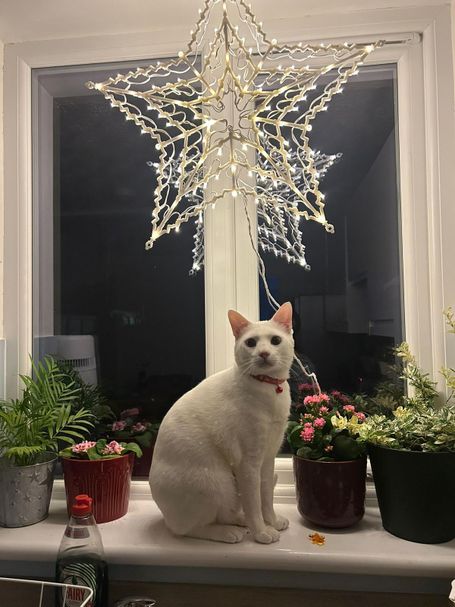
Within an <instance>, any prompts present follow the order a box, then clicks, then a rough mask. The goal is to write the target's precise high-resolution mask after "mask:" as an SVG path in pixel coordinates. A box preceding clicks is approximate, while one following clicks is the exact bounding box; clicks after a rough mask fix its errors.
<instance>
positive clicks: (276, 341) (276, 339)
mask: <svg viewBox="0 0 455 607" xmlns="http://www.w3.org/2000/svg"><path fill="white" fill-rule="evenodd" d="M270 343H271V344H272V346H277V345H278V344H280V343H281V337H279V336H278V335H274V336H273V337H272V339H271V340H270Z"/></svg>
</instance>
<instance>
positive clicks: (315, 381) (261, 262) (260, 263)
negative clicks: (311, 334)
mask: <svg viewBox="0 0 455 607" xmlns="http://www.w3.org/2000/svg"><path fill="white" fill-rule="evenodd" d="M242 200H243V208H244V211H245V215H246V219H247V222H248V234H249V237H250V243H251V246H252V247H253V251H254V252H255V254H256V257H257V260H258V269H259V276H260V277H261V280H262V284H263V285H264V289H265V294H266V296H267V301H268V302H269V304H270V306H271V307H272V308H273V309H274V310H275V311H276V310H278V308H279V307H280V304H279V303H278V302H277V300H276V299H275V298H274V297H273V295H272V293H271V291H270V288H269V284H268V282H267V275H266V270H265V263H264V260H263V259H262V257H261V255H260V254H259V251H258V248H257V246H256V243H255V240H254V238H253V229H252V225H251V219H250V214H249V213H248V207H247V201H246V196H245V195H243V196H242ZM294 360H295V361H296V363H297V365H298V366H299V367H300V369H301V370H302V372H303V374H304V375H305V377H307V378H308V379H309V380H310V381H311V385H312V386H313V390H314V393H315V394H321V386H320V385H319V382H318V378H317V376H316V373H314V372H313V373H310V372H309V371H308V369H307V368H306V367H305V365H304V364H303V363H302V361H301V360H300V358H299V357H298V356H297V355H296V354H295V353H294Z"/></svg>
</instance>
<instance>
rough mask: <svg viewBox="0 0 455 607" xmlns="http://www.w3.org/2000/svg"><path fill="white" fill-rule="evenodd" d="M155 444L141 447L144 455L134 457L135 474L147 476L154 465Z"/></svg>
mask: <svg viewBox="0 0 455 607" xmlns="http://www.w3.org/2000/svg"><path fill="white" fill-rule="evenodd" d="M154 447H155V444H153V445H150V447H141V449H142V457H135V458H134V466H133V476H147V477H148V475H149V473H150V466H151V465H152V457H153V449H154Z"/></svg>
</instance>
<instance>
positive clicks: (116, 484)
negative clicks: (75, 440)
mask: <svg viewBox="0 0 455 607" xmlns="http://www.w3.org/2000/svg"><path fill="white" fill-rule="evenodd" d="M133 464H134V455H133V454H132V453H129V454H128V455H120V456H119V457H115V458H113V459H98V460H92V461H90V460H82V459H72V458H70V457H64V458H63V459H62V466H63V478H64V479H65V491H66V503H67V508H68V515H69V514H70V511H71V505H72V503H73V501H74V498H75V497H76V495H79V494H81V493H86V494H87V495H90V497H91V498H93V515H94V517H95V520H96V522H97V523H107V522H109V521H114V520H116V519H118V518H121V517H122V516H125V514H126V513H127V512H128V504H129V499H130V485H131V473H132V471H133Z"/></svg>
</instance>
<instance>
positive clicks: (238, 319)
mask: <svg viewBox="0 0 455 607" xmlns="http://www.w3.org/2000/svg"><path fill="white" fill-rule="evenodd" d="M228 318H229V322H230V323H231V328H232V332H233V334H234V337H235V339H237V338H238V337H239V336H240V335H241V333H243V331H244V330H245V329H246V328H247V326H248V325H249V324H250V321H249V320H247V319H246V318H245V317H244V316H242V315H241V314H239V313H238V312H236V311H235V310H229V312H228Z"/></svg>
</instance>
